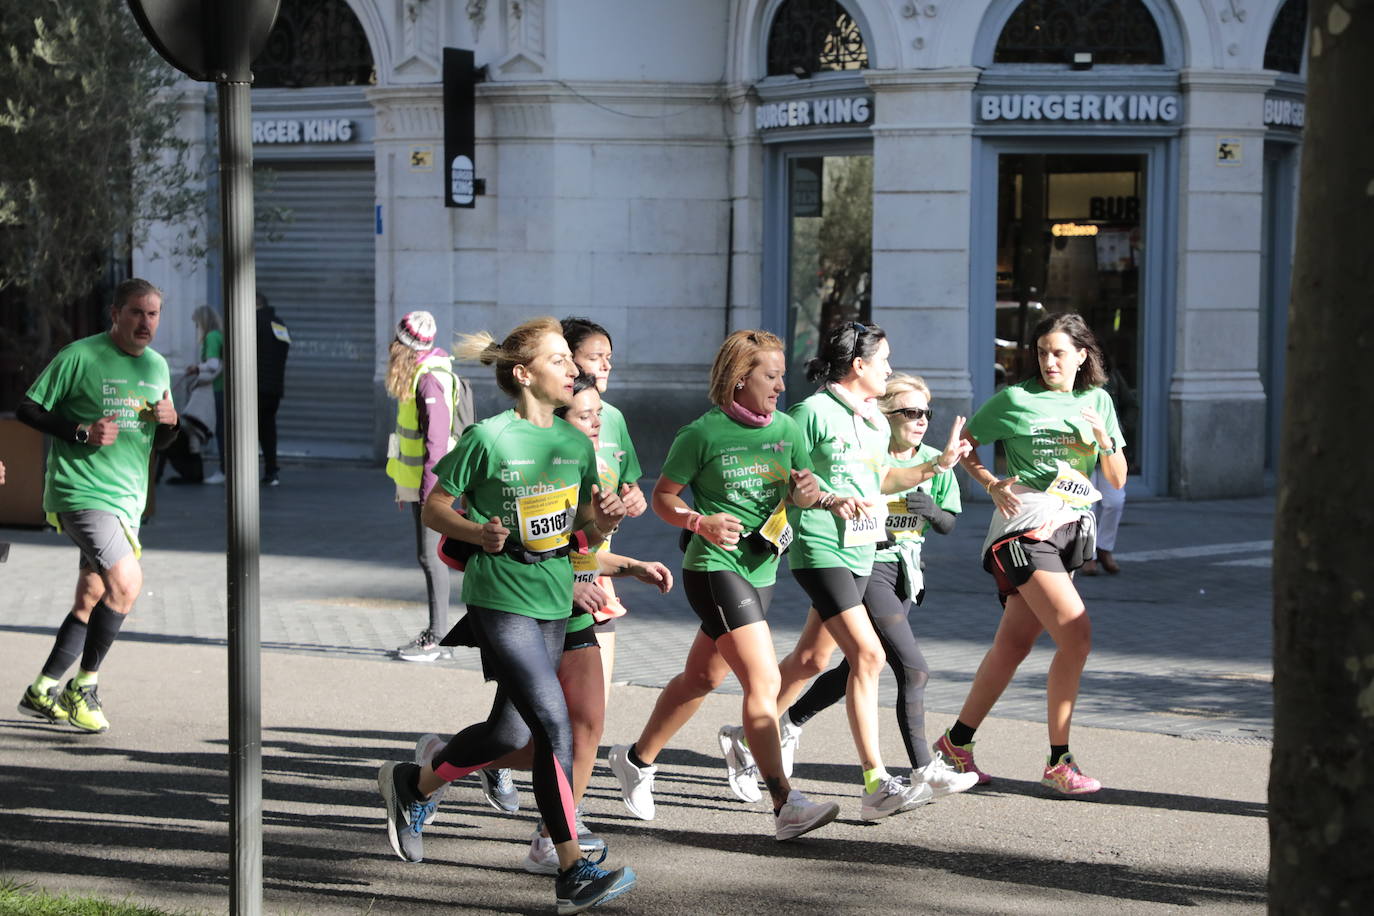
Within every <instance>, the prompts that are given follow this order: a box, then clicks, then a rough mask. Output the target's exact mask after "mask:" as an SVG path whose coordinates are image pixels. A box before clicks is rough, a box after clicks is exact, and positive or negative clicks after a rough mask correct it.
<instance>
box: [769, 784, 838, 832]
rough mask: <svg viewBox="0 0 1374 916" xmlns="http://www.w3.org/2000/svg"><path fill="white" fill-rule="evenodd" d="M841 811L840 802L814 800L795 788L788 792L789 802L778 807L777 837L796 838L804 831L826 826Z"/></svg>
mask: <svg viewBox="0 0 1374 916" xmlns="http://www.w3.org/2000/svg"><path fill="white" fill-rule="evenodd" d="M839 813H840V804H839V802H813V801H812V800H811V799H809V798H807V797H806V796H805V795H803V794H801V793H800V792H798V791H797V790H796V789H793V790H792V791H791V792H789V793H787V802H786V803H785V804H784V805H783V806H782V807H781V808H780V809H778V814H777V825H778V832H777V837H778V839H779V840H792V839H796V838H797V837H799V836H801V835H802V834H803V833H810V832H811V831H813V830H815V829H816V828H817V827H824V826H825V825H826V824H828V823H830V822H831V821H833V820H834V819H835V818H836V817H837V816H838V815H839Z"/></svg>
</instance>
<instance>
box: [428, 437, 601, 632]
mask: <svg viewBox="0 0 1374 916" xmlns="http://www.w3.org/2000/svg"><path fill="white" fill-rule="evenodd" d="M434 476H435V477H437V478H438V482H439V483H438V485H439V486H441V487H443V488H444V490H445V491H447V492H448V493H449V494H451V495H453V496H455V497H462V498H464V499H465V500H466V501H467V515H468V518H470V519H472V520H473V521H475V522H479V523H485V522H486V521H487V519H489V518H491V517H493V516H498V515H499V516H500V517H501V521H502V523H503V524H504V525H505V526H506V527H507V528H509V529H510V532H511V533H510V537H511V538H514V539H516V540H517V541H519V542H521V543H523V544H524V545H525V546H526V548H527V549H529V550H532V551H543V550H550V549H553V548H555V547H557V546H558V544H559V543H561V542H562V539H561V538H560V532H565V531H568V530H571V526H572V523H573V517H574V516H575V515H576V513H577V507H578V505H579V504H580V503H583V502H587V501H589V500H590V499H591V494H592V490H591V488H592V485H593V484H595V483H597V474H596V453H595V451H594V450H593V448H592V441H591V440H590V439H588V438H587V437H586V436H585V435H584V434H583V433H582V432H580V431H579V430H578V429H577V428H575V427H574V426H573V425H572V424H571V423H568V422H567V421H566V420H563V419H560V418H558V417H555V418H554V421H553V425H552V426H551V427H548V428H544V427H539V426H535V425H534V424H533V423H530V422H529V421H528V420H524V419H522V418H520V417H519V416H517V415H516V413H515V411H514V410H507V411H505V412H504V413H500V414H497V415H496V416H494V417H490V418H488V419H486V420H483V421H482V422H480V423H477V424H474V425H473V426H469V427H468V428H467V430H466V431H465V432H464V433H463V435H462V437H461V438H460V439H459V440H458V444H457V445H456V446H454V448H453V451H451V452H449V453H448V454H447V455H445V456H444V457H443V458H440V459H439V461H438V463H436V464H435V465H434ZM572 583H573V577H572V567H571V565H570V563H569V561H568V558H567V557H560V558H558V559H552V560H545V561H544V562H542V563H521V562H520V561H519V560H516V559H515V558H513V557H510V556H507V555H505V554H492V553H487V552H485V551H478V552H477V553H476V554H475V555H474V556H473V557H472V558H471V559H469V560H468V563H467V569H466V571H465V573H464V575H463V601H465V602H467V603H468V604H475V605H478V606H479V607H487V608H493V609H495V610H498V611H509V612H511V613H513V614H524V615H525V616H527V617H534V618H537V619H539V620H560V619H562V618H565V617H567V616H568V615H569V614H570V613H571V612H572Z"/></svg>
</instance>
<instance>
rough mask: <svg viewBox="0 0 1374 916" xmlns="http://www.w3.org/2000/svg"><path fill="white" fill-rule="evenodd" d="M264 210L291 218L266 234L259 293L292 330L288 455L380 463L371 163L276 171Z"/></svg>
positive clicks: (278, 167) (284, 413) (281, 447)
mask: <svg viewBox="0 0 1374 916" xmlns="http://www.w3.org/2000/svg"><path fill="white" fill-rule="evenodd" d="M268 167H269V168H270V169H271V170H272V171H273V172H274V173H275V180H274V181H273V182H272V188H271V190H270V191H269V192H268V193H266V194H263V195H262V200H261V203H262V204H263V205H265V206H270V207H284V208H287V209H289V210H291V211H292V218H291V222H290V223H289V224H286V225H284V226H282V225H279V226H278V227H277V228H276V231H275V233H274V234H276V235H277V236H278V238H277V239H276V240H275V241H272V240H269V239H267V238H266V237H265V234H264V232H263V231H262V229H261V227H260V228H259V231H258V235H257V239H256V243H257V275H258V288H259V289H260V290H262V291H263V293H265V294H266V295H267V297H268V300H269V301H270V303H271V305H272V307H273V308H275V309H276V311H277V314H278V315H279V316H281V318H282V320H284V321H285V322H286V324H287V327H288V328H290V330H291V353H290V356H289V357H288V359H287V362H286V394H285V396H284V397H283V398H282V402H281V408H280V410H279V411H278V412H277V436H278V440H279V444H278V451H279V453H280V454H282V455H284V456H292V455H295V456H308V457H325V458H367V459H370V458H372V457H373V435H374V422H373V419H374V418H373V412H374V410H375V403H374V402H375V398H374V392H373V380H372V375H373V365H374V364H375V359H374V356H375V354H374V353H373V348H374V346H375V341H374V339H373V338H374V335H375V328H374V309H375V300H374V293H373V274H374V263H375V262H374V253H373V252H374V249H373V245H374V239H375V234H374V230H373V207H374V202H375V192H374V190H373V177H372V163H371V162H364V163H357V162H340V163H323V162H312V163H308V164H303V165H295V164H291V163H285V162H274V163H272V164H271V165H270V166H268Z"/></svg>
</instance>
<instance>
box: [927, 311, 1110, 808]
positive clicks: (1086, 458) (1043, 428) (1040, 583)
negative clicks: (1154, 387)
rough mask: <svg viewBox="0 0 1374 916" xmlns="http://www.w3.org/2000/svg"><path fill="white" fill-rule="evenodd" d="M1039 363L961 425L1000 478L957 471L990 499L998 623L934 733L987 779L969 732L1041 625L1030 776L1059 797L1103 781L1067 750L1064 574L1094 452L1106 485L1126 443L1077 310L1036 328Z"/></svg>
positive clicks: (1072, 672)
mask: <svg viewBox="0 0 1374 916" xmlns="http://www.w3.org/2000/svg"><path fill="white" fill-rule="evenodd" d="M1035 347H1036V353H1037V355H1038V363H1039V366H1038V368H1039V371H1038V372H1036V373H1035V374H1034V375H1032V376H1031V377H1030V378H1028V379H1026V380H1024V381H1022V382H1020V383H1018V384H1015V385H1010V386H1008V387H1006V388H1004V389H1002V390H1001V391H999V392H998V393H997V394H995V395H993V396H992V397H991V398H990V399H989V400H988V402H987V403H986V404H984V405H983V406H982V407H981V408H979V410H978V412H977V413H976V414H974V416H973V419H972V420H971V421H970V422H969V426H968V431H967V432H966V433H965V438H966V439H967V440H968V443H969V445H970V446H972V447H974V448H976V447H977V446H979V445H980V444H986V443H991V442H995V441H1001V442H1002V443H1003V446H1004V449H1005V452H1006V458H1007V476H1006V477H1002V478H999V477H998V476H997V475H996V474H995V473H994V472H993V471H992V470H991V469H989V468H987V467H985V466H984V465H983V463H982V461H981V460H980V459H979V458H978V454H977V453H976V452H973V451H970V452H969V453H968V455H967V457H965V458H964V469H965V470H966V471H968V473H969V476H971V477H972V478H973V479H974V480H975V481H977V482H978V484H979V485H980V486H982V487H983V489H985V490H987V491H988V494H989V495H990V496H991V497H992V502H993V505H994V506H995V507H996V511H995V512H993V514H992V521H991V524H990V526H989V529H988V536H987V540H986V541H985V542H984V544H983V568H984V569H986V570H987V571H988V572H990V573H992V575H993V578H994V579H996V581H997V591H998V595H999V597H1000V598H1001V600H1002V606H1003V611H1002V621H1001V623H1000V624H999V625H998V627H997V635H996V636H995V637H994V638H993V643H992V648H991V649H989V650H988V653H987V655H985V656H984V657H983V661H982V664H980V665H979V666H978V673H977V674H976V675H975V676H974V679H973V686H972V687H970V688H969V693H968V697H967V699H965V700H964V705H963V708H962V709H961V710H960V712H959V718H958V720H957V721H956V722H955V723H954V726H953V727H952V728H950V729H949V730H948V731H946V732H945V734H944V735H942V736H941V737H940V739H939V740H938V741H936V742H935V750H937V751H940V752H941V753H943V754H944V755H945V757H947V758H948V759H949V760H950V761H951V762H952V763H953V764H954V766H955V767H956V768H957V769H959V770H961V771H963V772H967V773H977V774H978V781H979V782H980V783H985V782H990V781H991V779H992V777H991V776H989V775H988V774H987V773H985V772H983V771H982V770H980V769H979V768H978V766H977V764H975V763H974V760H973V735H974V732H975V731H976V730H977V728H978V726H979V725H981V724H982V722H983V719H984V718H985V717H986V716H987V714H988V713H989V712H990V711H991V710H992V707H993V704H995V703H996V702H997V700H998V698H999V697H1000V696H1001V695H1002V692H1003V691H1004V690H1006V688H1007V684H1009V683H1011V678H1012V675H1014V674H1015V673H1016V669H1017V667H1018V666H1019V665H1020V664H1021V662H1022V660H1023V659H1025V657H1026V656H1027V655H1028V654H1029V653H1030V650H1031V647H1032V646H1033V645H1034V644H1035V640H1036V639H1037V638H1038V637H1039V636H1040V634H1041V633H1042V632H1046V631H1048V632H1049V634H1050V636H1051V638H1053V639H1054V645H1055V653H1054V660H1053V661H1052V662H1051V663H1050V672H1049V678H1048V680H1047V681H1046V686H1045V691H1046V707H1047V708H1046V713H1047V719H1048V721H1047V725H1048V726H1049V739H1050V756H1049V760H1048V761H1047V763H1046V765H1045V770H1044V773H1043V774H1042V776H1041V780H1040V781H1041V784H1042V785H1045V786H1048V787H1050V788H1052V789H1055V790H1056V791H1058V792H1061V793H1063V794H1065V795H1086V794H1090V793H1092V792H1096V791H1097V790H1098V789H1100V788H1102V783H1100V782H1099V781H1098V780H1096V779H1093V778H1092V777H1090V776H1085V775H1083V773H1082V771H1080V770H1079V768H1078V764H1077V763H1076V762H1075V761H1074V758H1073V755H1072V754H1070V753H1069V725H1070V721H1071V719H1072V717H1073V706H1074V702H1075V700H1077V698H1078V683H1079V679H1080V678H1081V676H1082V674H1083V665H1084V663H1085V662H1086V661H1087V659H1088V652H1089V651H1090V650H1091V648H1092V624H1091V622H1090V621H1089V620H1088V612H1087V609H1086V608H1085V607H1084V606H1083V599H1082V598H1080V597H1079V595H1078V591H1077V589H1075V588H1074V584H1073V579H1072V573H1073V571H1074V570H1075V569H1077V568H1078V567H1079V566H1081V565H1082V563H1083V561H1084V560H1086V559H1088V558H1089V557H1091V556H1092V555H1093V549H1094V546H1095V545H1094V542H1095V528H1094V524H1093V514H1092V512H1091V511H1089V507H1090V506H1091V505H1092V503H1093V502H1094V501H1095V500H1096V499H1097V498H1098V497H1100V494H1098V493H1097V492H1096V490H1095V489H1094V488H1093V486H1092V484H1091V483H1090V482H1089V480H1088V475H1091V474H1092V471H1093V467H1094V465H1096V464H1097V461H1098V458H1099V456H1101V459H1102V471H1103V476H1104V477H1105V478H1106V482H1107V483H1108V484H1109V485H1110V486H1113V487H1117V488H1120V487H1122V486H1124V485H1125V483H1126V457H1125V455H1124V454H1122V448H1123V447H1124V445H1125V441H1124V440H1123V438H1122V436H1121V430H1120V427H1119V426H1118V424H1117V419H1116V411H1115V409H1114V408H1113V406H1112V399H1111V397H1110V396H1108V394H1107V393H1106V392H1105V391H1104V390H1103V389H1102V384H1103V382H1105V381H1106V379H1107V377H1106V373H1105V372H1104V371H1103V359H1102V350H1101V348H1100V347H1099V346H1098V344H1097V338H1096V337H1094V336H1093V333H1092V331H1091V330H1089V329H1088V326H1087V324H1086V323H1085V322H1084V321H1083V319H1082V318H1081V317H1079V316H1078V315H1076V314H1074V313H1072V312H1064V313H1059V314H1054V315H1050V316H1048V317H1046V318H1045V319H1044V320H1043V321H1041V322H1040V324H1038V325H1037V326H1036V328H1035Z"/></svg>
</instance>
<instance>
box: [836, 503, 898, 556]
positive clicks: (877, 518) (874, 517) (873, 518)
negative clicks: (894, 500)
mask: <svg viewBox="0 0 1374 916" xmlns="http://www.w3.org/2000/svg"><path fill="white" fill-rule="evenodd" d="M868 511H869V512H870V513H872V514H871V515H869V517H868V518H863V517H862V516H860V517H858V518H851V519H849V520H848V521H846V522H845V523H844V537H843V539H842V540H843V544H844V546H845V547H862V546H863V545H865V544H876V543H878V542H879V541H885V540H887V524H886V523H887V506H886V505H883V504H879V505H877V506H872V507H870V508H869V510H868Z"/></svg>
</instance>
